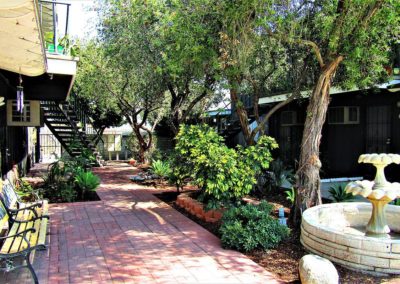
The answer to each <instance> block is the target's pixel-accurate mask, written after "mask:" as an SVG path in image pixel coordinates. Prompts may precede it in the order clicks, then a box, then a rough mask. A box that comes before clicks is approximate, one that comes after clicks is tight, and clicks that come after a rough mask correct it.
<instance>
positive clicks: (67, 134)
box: [41, 95, 104, 166]
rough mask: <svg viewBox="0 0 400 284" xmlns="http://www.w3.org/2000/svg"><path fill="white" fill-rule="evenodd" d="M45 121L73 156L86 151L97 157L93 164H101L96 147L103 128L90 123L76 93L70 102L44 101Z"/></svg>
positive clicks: (42, 103) (42, 105)
mask: <svg viewBox="0 0 400 284" xmlns="http://www.w3.org/2000/svg"><path fill="white" fill-rule="evenodd" d="M41 107H42V109H43V111H44V122H45V124H46V126H47V127H48V128H49V129H50V131H51V132H52V133H53V135H54V136H55V137H56V138H57V140H58V141H59V142H60V144H61V145H62V147H63V148H64V149H65V151H67V152H68V154H69V155H71V156H72V157H76V156H79V155H82V153H83V152H84V151H88V152H89V153H90V154H92V155H93V156H95V157H96V161H97V162H96V163H94V164H93V166H99V165H101V156H100V154H99V152H98V151H97V149H96V145H97V143H98V142H99V141H100V139H101V135H102V134H103V131H104V128H103V129H99V130H98V129H95V128H93V126H92V125H91V123H90V119H89V117H88V116H87V114H86V112H85V110H84V107H85V105H83V104H82V103H80V102H79V99H78V98H77V97H76V96H75V95H71V98H70V100H69V101H68V102H61V103H60V102H55V101H42V102H41Z"/></svg>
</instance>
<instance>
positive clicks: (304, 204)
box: [291, 56, 343, 226]
mask: <svg viewBox="0 0 400 284" xmlns="http://www.w3.org/2000/svg"><path fill="white" fill-rule="evenodd" d="M342 60H343V57H342V56H338V57H337V58H335V60H332V61H331V62H329V63H328V64H326V65H325V66H324V67H323V68H322V70H321V73H320V75H319V78H318V81H317V83H316V85H315V87H314V89H313V92H312V94H311V97H310V102H309V104H308V107H307V116H306V121H305V124H304V130H303V138H302V142H301V151H300V161H299V167H298V170H297V174H296V176H297V180H296V189H297V191H296V202H295V205H294V208H293V209H294V210H292V216H291V218H292V221H293V222H294V224H295V225H296V226H299V225H300V223H301V214H302V212H303V211H304V210H305V209H307V208H310V207H312V206H315V205H318V204H321V203H322V201H321V192H320V177H319V171H320V169H321V166H322V164H321V161H320V159H319V146H320V142H321V132H322V127H323V125H324V122H325V118H326V113H327V110H328V105H329V89H330V86H331V81H332V79H333V77H334V76H335V72H336V70H337V68H338V66H339V64H340V62H341V61H342Z"/></svg>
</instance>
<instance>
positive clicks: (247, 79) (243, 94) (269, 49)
mask: <svg viewBox="0 0 400 284" xmlns="http://www.w3.org/2000/svg"><path fill="white" fill-rule="evenodd" d="M268 5H270V3H269V2H268V1H246V2H240V4H239V2H237V1H218V4H217V7H218V11H219V17H220V19H221V21H222V26H221V32H220V41H221V43H220V45H221V51H222V52H221V56H220V62H221V65H222V70H223V71H222V72H223V74H224V76H225V78H226V80H227V82H228V84H227V85H228V86H227V88H228V89H229V92H230V98H231V102H232V105H233V106H234V109H235V112H236V115H237V117H238V120H239V124H240V127H241V130H242V134H243V136H244V139H245V142H246V144H247V145H253V144H254V143H255V142H256V137H257V135H259V134H261V135H262V134H263V133H264V129H265V128H266V126H267V124H268V121H269V119H270V118H271V116H272V115H273V114H274V113H275V112H276V111H277V110H278V109H279V108H281V107H283V106H285V105H286V104H288V103H290V102H291V101H293V100H294V99H295V98H296V97H299V96H300V91H301V87H303V85H302V83H303V80H304V77H305V76H304V75H305V74H306V72H305V69H306V67H307V61H308V60H307V55H305V54H304V53H301V52H298V51H297V50H296V48H293V47H291V46H288V44H287V43H285V42H283V41H280V40H279V39H276V38H274V37H270V36H268V34H267V33H266V30H265V29H264V28H263V25H264V23H263V22H262V21H260V19H262V17H261V15H266V13H268V9H266V8H268V7H269V6H268ZM288 90H289V92H292V95H290V96H289V98H288V99H287V100H286V101H283V102H281V103H279V104H277V105H275V106H274V107H272V108H271V109H270V110H269V111H268V112H267V113H266V114H265V115H264V116H260V111H259V99H260V97H261V96H263V95H267V94H271V93H274V92H275V93H276V92H280V91H285V92H288ZM247 98H250V101H251V104H250V105H249V103H248V102H247V103H246V102H245V99H247ZM251 115H254V121H255V123H256V126H253V125H252V124H250V121H251V119H250V117H251Z"/></svg>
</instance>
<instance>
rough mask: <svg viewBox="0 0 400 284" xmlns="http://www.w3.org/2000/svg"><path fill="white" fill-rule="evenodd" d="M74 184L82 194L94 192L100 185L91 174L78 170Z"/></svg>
mask: <svg viewBox="0 0 400 284" xmlns="http://www.w3.org/2000/svg"><path fill="white" fill-rule="evenodd" d="M75 183H76V185H77V186H78V188H79V189H81V190H82V191H83V192H87V191H95V190H96V188H97V187H98V186H99V184H100V179H99V177H98V176H97V175H95V174H93V172H91V171H85V170H82V169H80V170H78V171H76V173H75Z"/></svg>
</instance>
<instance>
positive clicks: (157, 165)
mask: <svg viewBox="0 0 400 284" xmlns="http://www.w3.org/2000/svg"><path fill="white" fill-rule="evenodd" d="M150 170H151V172H152V173H153V174H155V175H158V176H159V177H161V178H167V177H168V176H169V174H170V172H171V168H170V166H169V163H168V161H162V160H153V161H152V162H151V168H150Z"/></svg>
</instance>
